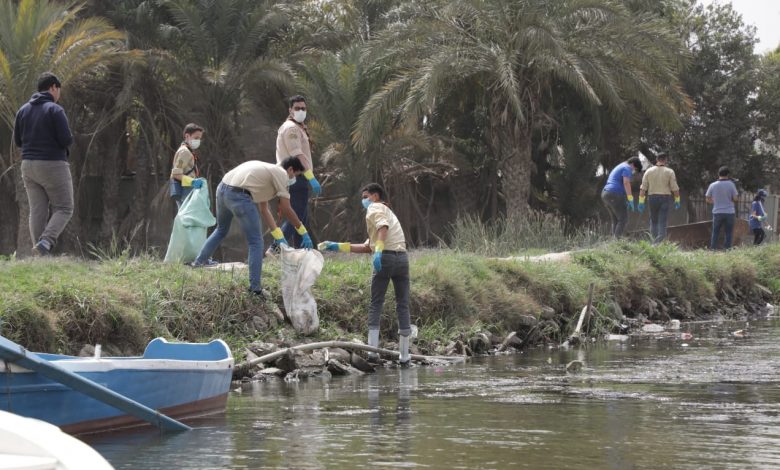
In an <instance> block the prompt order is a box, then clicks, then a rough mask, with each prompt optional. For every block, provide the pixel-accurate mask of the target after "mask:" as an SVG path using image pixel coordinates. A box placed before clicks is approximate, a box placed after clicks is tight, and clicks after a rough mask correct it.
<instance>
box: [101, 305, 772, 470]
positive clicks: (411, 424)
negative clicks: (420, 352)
mask: <svg viewBox="0 0 780 470" xmlns="http://www.w3.org/2000/svg"><path fill="white" fill-rule="evenodd" d="M744 328H745V323H744V322H741V323H721V324H694V325H685V324H684V325H683V329H682V331H690V332H692V333H693V335H694V337H693V339H690V340H682V339H680V338H679V336H678V337H666V338H653V339H632V340H630V341H628V342H610V343H606V344H599V345H589V346H587V347H580V348H571V349H568V350H562V349H539V350H532V351H526V352H525V353H523V354H520V355H513V356H499V357H489V358H476V359H472V360H470V361H469V362H468V363H466V364H462V365H455V366H447V367H416V368H412V369H385V370H382V371H380V372H379V373H377V374H372V375H366V376H360V377H334V378H332V379H330V380H324V379H314V380H309V381H302V382H299V383H285V382H283V381H274V382H268V383H256V384H252V386H251V387H246V388H245V390H243V391H242V392H240V393H238V392H234V393H231V396H230V398H229V401H228V407H227V411H226V413H225V414H224V415H218V416H214V417H210V418H204V419H201V420H199V421H195V422H191V423H190V424H191V425H193V426H194V427H195V430H194V431H192V432H188V433H181V434H177V435H170V436H167V435H166V436H161V435H159V434H158V433H156V432H153V431H147V432H135V433H132V434H117V435H109V436H99V437H91V438H89V439H87V442H88V443H89V444H91V445H93V446H94V447H95V448H96V449H97V450H98V451H99V452H100V453H101V454H103V455H104V456H105V457H106V458H107V459H108V460H109V461H110V462H111V463H112V464H113V465H114V466H115V467H116V468H133V469H137V468H138V469H140V468H149V469H151V468H165V469H172V468H187V469H207V468H296V469H297V468H300V469H306V468H312V469H318V468H339V469H358V468H371V469H381V468H446V469H474V468H485V469H488V468H495V469H506V468H532V469H538V468H583V469H585V468H587V469H633V468H674V469H701V468H735V469H737V468H739V469H744V468H777V467H780V386H779V385H780V368H779V367H778V362H777V357H778V355H779V354H780V320H769V321H764V322H755V323H754V322H751V323H750V325H749V327H748V329H747V332H748V335H747V337H744V338H738V337H734V336H733V335H732V334H731V333H732V332H733V331H735V330H737V329H744ZM572 360H580V361H582V362H583V368H582V369H581V371H580V372H579V373H576V374H569V373H567V372H566V370H565V365H566V364H567V363H568V362H569V361H572Z"/></svg>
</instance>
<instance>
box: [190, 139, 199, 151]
mask: <svg viewBox="0 0 780 470" xmlns="http://www.w3.org/2000/svg"><path fill="white" fill-rule="evenodd" d="M188 145H189V146H190V148H191V149H192V150H195V149H196V148H198V147H200V139H192V140H190V141H189V142H188Z"/></svg>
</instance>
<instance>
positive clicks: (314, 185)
mask: <svg viewBox="0 0 780 470" xmlns="http://www.w3.org/2000/svg"><path fill="white" fill-rule="evenodd" d="M309 184H310V185H311V192H312V193H313V194H314V195H315V196H319V195H320V193H321V192H322V186H320V182H319V181H317V178H312V179H310V180H309Z"/></svg>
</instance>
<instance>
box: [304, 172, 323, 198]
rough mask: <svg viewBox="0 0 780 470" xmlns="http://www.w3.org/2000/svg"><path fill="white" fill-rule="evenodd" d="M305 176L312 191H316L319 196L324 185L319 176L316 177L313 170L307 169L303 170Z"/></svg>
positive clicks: (315, 193)
mask: <svg viewBox="0 0 780 470" xmlns="http://www.w3.org/2000/svg"><path fill="white" fill-rule="evenodd" d="M303 177H304V178H306V181H308V182H309V185H310V186H311V191H312V192H313V193H314V195H315V196H319V195H320V193H321V192H322V186H320V182H319V181H317V178H315V177H314V173H313V172H312V171H311V170H306V171H304V172H303Z"/></svg>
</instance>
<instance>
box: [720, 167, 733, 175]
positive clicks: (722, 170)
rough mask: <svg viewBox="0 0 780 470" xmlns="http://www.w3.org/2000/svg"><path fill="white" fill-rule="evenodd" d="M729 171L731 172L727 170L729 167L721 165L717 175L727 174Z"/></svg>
mask: <svg viewBox="0 0 780 470" xmlns="http://www.w3.org/2000/svg"><path fill="white" fill-rule="evenodd" d="M729 173H731V172H730V171H729V167H727V166H722V167H720V168H718V176H728V175H729Z"/></svg>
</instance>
